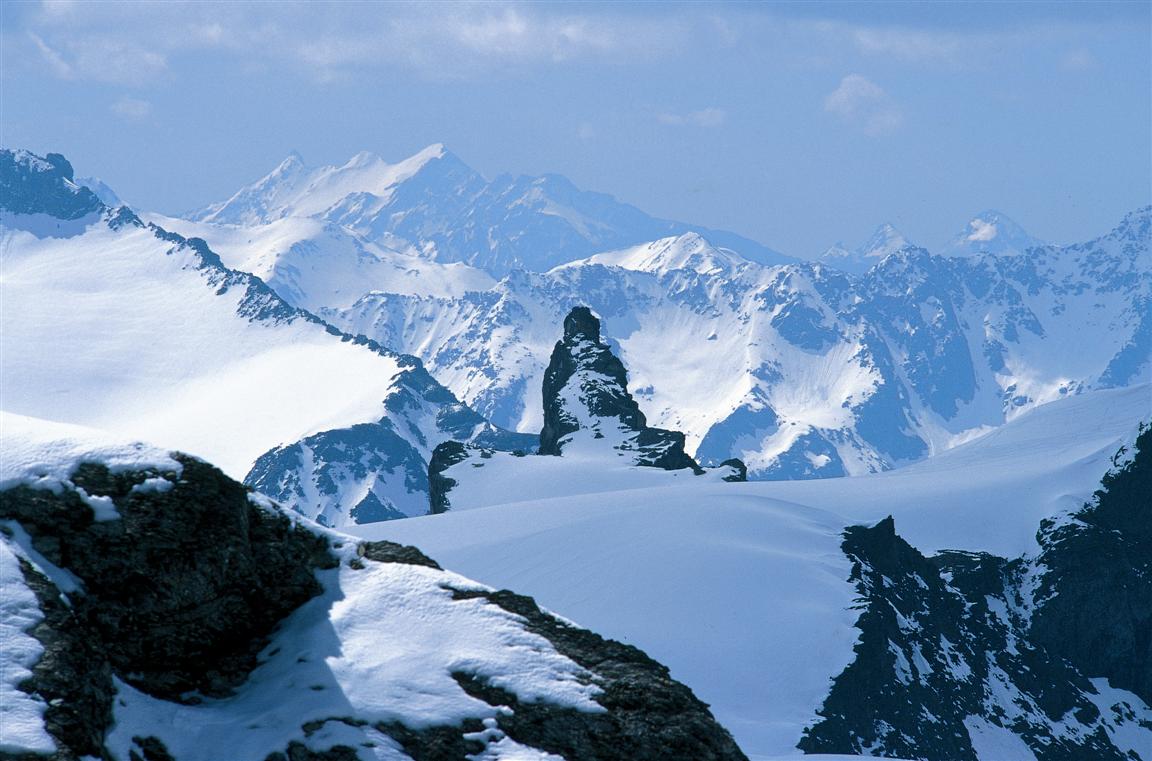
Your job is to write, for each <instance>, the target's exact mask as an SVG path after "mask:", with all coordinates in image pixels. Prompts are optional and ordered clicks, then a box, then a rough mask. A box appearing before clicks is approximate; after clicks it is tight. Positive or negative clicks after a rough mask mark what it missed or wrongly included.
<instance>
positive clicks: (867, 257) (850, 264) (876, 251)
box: [819, 222, 914, 274]
mask: <svg viewBox="0 0 1152 761" xmlns="http://www.w3.org/2000/svg"><path fill="white" fill-rule="evenodd" d="M912 245H914V244H913V243H911V242H910V241H909V240H908V239H907V238H906V237H905V236H904V234H903V233H901V232H900V231H899V230H897V229H896V228H895V227H893V226H892V225H891V224H889V223H887V222H885V223H884V224H882V225H880V226H879V227H877V228H876V230H875V231H874V232H873V233H872V236H871V237H870V238H868V240H867V241H866V242H864V243H863V244H862V245H860V246H857V247H856V248H855V249H852V250H849V249H848V248H846V247H845V246H844V244H842V243H837V244H836V245H835V246H832V247H831V248H829V249H828V250H827V251H825V252H824V253H823V254H821V255H820V258H819V261H820V262H821V263H822V264H827V265H828V266H830V267H835V268H837V269H840V270H844V271H845V272H852V273H855V274H861V273H864V272H866V271H867V270H868V269H869V268H870V267H872V265H874V264H876V263H877V262H879V261H881V260H883V259H884V257H886V256H889V255H891V254H894V253H896V252H897V251H900V250H902V249H905V248H908V247H909V246H912Z"/></svg>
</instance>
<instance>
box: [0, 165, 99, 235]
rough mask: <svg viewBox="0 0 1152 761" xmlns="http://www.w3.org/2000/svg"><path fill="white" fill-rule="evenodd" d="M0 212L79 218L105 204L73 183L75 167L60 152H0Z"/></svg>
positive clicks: (93, 194) (84, 188) (87, 190)
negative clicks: (39, 154) (34, 153)
mask: <svg viewBox="0 0 1152 761" xmlns="http://www.w3.org/2000/svg"><path fill="white" fill-rule="evenodd" d="M0 199H3V202H2V203H0V209H2V210H4V211H7V212H11V213H14V214H48V215H51V216H53V217H56V218H57V219H65V220H67V219H79V218H80V217H83V216H85V215H86V214H91V213H92V212H96V211H100V210H101V209H103V208H104V204H103V203H101V201H100V199H99V198H97V197H96V194H95V193H93V192H92V191H91V190H89V189H88V188H86V187H83V186H79V185H76V184H75V183H74V182H73V181H72V165H71V164H69V163H68V160H67V159H66V158H64V157H63V156H61V155H60V154H59V153H49V154H48V155H47V156H45V157H44V158H40V157H38V156H34V155H32V154H31V153H29V152H28V151H10V150H0Z"/></svg>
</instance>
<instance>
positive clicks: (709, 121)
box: [656, 107, 728, 127]
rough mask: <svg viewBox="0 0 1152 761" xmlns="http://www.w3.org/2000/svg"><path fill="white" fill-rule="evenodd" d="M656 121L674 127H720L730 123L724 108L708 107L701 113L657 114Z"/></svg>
mask: <svg viewBox="0 0 1152 761" xmlns="http://www.w3.org/2000/svg"><path fill="white" fill-rule="evenodd" d="M656 119H657V120H658V121H659V122H660V123H661V124H671V125H674V126H684V125H688V126H691V127H719V126H722V125H723V124H724V122H726V121H728V112H727V111H725V110H724V109H722V108H713V107H708V108H702V109H700V110H699V111H689V112H688V113H686V114H672V113H663V114H657V115H656Z"/></svg>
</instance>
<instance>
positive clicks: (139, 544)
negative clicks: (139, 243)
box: [0, 454, 744, 761]
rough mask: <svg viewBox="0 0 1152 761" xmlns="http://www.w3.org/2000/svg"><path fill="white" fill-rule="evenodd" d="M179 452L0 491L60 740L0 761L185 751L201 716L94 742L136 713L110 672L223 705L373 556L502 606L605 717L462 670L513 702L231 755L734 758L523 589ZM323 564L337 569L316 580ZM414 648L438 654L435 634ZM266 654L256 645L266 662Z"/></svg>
mask: <svg viewBox="0 0 1152 761" xmlns="http://www.w3.org/2000/svg"><path fill="white" fill-rule="evenodd" d="M173 458H174V459H175V460H177V461H178V462H179V463H180V465H181V466H182V468H183V470H182V472H181V473H176V472H157V471H154V470H145V471H136V472H110V471H109V470H108V468H107V467H105V466H104V465H99V464H83V465H81V466H79V468H77V469H76V470H75V471H74V472H73V473H72V475H71V476H70V477H69V480H68V481H67V482H65V484H64V486H63V487H62V488H58V489H56V490H55V491H53V490H50V489H45V488H33V487H30V486H16V487H14V488H10V489H8V490H6V491H3V492H0V518H2V519H4V520H5V523H3V524H0V531H2V532H3V536H0V541H4V542H11V543H16V544H20V543H23V544H21V546H23V547H26V549H27V551H28V552H32V553H34V554H33V555H30V556H29V557H30V558H32V560H34V561H35V565H34V564H33V562H31V561H30V560H27V559H25V558H24V556H23V555H18V557H19V558H20V566H21V570H22V572H23V575H24V581H25V584H27V586H28V587H29V588H30V589H31V590H33V592H34V593H35V596H36V599H37V601H38V604H39V607H40V610H41V613H42V614H43V619H42V620H41V621H40V622H39V623H38V624H36V625H35V626H34V627H33V628H32V629H31V630H29V634H31V635H32V636H33V637H35V638H36V639H37V640H39V642H40V643H41V645H42V646H43V649H44V652H43V654H42V655H41V656H40V659H39V661H38V662H37V663H36V664H35V665H34V666H33V669H32V670H33V676H32V678H31V679H29V680H27V681H26V682H24V683H23V684H22V685H21V686H20V689H21V690H23V691H25V692H28V693H30V694H33V695H35V696H36V697H37V699H38V700H39V701H40V702H42V703H43V704H44V705H45V706H46V708H45V713H44V726H45V729H46V731H47V732H48V733H49V735H50V736H51V737H52V738H53V740H54V741H55V743H56V745H57V752H56V753H54V754H52V755H50V756H43V755H35V754H23V755H20V754H15V755H14V754H7V753H4V752H0V757H3V758H12V759H14V760H15V759H18V760H19V761H24V760H25V759H28V760H29V761H32V759H49V758H50V759H51V760H52V761H80V759H83V758H113V757H117V758H122V757H124V754H125V753H126V754H127V759H128V761H184V759H185V758H186V757H187V755H186V753H185V752H182V751H178V750H176V746H175V745H173V743H172V740H174V739H175V740H176V741H177V743H179V742H181V740H180V737H181V734H182V733H184V732H189V731H190V732H199V731H202V730H201V729H200V728H198V727H191V728H184V727H181V726H167V725H166V726H159V725H157V726H156V728H155V734H156V735H158V736H153V735H152V734H150V733H148V732H141V733H140V734H138V735H135V734H134V735H132V736H131V737H130V738H128V737H124V738H120V739H119V740H118V741H117V742H119V743H120V745H118V746H115V748H116V749H115V750H110V749H111V748H113V747H114V746H113V745H112V744H108V745H106V743H111V742H112V740H111V739H110V738H111V737H112V734H111V733H112V732H113V730H114V728H115V727H114V722H116V723H115V726H119V725H120V722H121V721H123V720H124V719H126V718H129V717H128V716H126V715H124V714H123V713H122V712H123V711H130V710H132V709H130V708H124V707H123V706H126V705H137V704H139V700H140V698H130V701H129V702H128V703H125V702H124V698H125V697H126V696H125V695H121V696H120V698H119V699H118V698H117V690H118V687H117V682H116V680H117V679H119V680H122V681H123V682H126V683H128V684H129V685H132V686H134V687H136V688H137V689H139V690H141V691H143V692H144V693H146V694H147V695H150V696H151V698H152V699H158V700H156V701H154V702H152V703H149V705H152V706H157V705H161V706H162V705H164V702H163V701H170V702H171V703H173V704H175V703H181V704H182V706H181V707H182V708H183V709H185V710H191V711H196V710H200V708H204V709H205V710H208V711H219V708H218V706H221V705H228V701H225V702H223V703H221V702H217V701H214V700H213V699H212V697H213V696H225V695H228V694H229V693H230V691H232V690H235V691H236V697H235V698H233V699H238V698H239V697H241V696H243V695H244V694H245V691H246V690H249V689H252V688H253V687H252V682H251V681H248V682H245V679H246V678H247V677H248V675H249V673H250V672H251V671H252V670H253V668H255V667H256V666H257V665H258V664H257V658H256V655H257V653H258V652H260V650H261V648H262V647H264V646H265V645H266V644H267V643H269V641H270V635H272V634H273V630H274V629H275V628H276V627H277V625H278V624H279V623H280V622H281V621H282V620H283V619H284V617H285V616H287V615H288V614H289V613H292V612H293V611H295V610H296V609H298V608H299V607H300V606H301V605H302V604H303V603H306V602H308V601H309V600H310V598H312V597H313V596H315V595H317V594H319V593H322V592H324V590H325V589H327V590H328V591H327V592H326V594H331V593H332V589H331V588H330V585H331V584H333V583H340V582H337V581H335V580H337V579H344V578H345V576H344V575H343V574H354V575H357V574H365V573H368V571H367V570H365V569H368V568H369V566H370V564H400V565H402V566H416V567H420V568H421V569H428V570H423V571H422V572H424V573H427V572H429V570H430V571H431V572H433V573H435V574H438V575H439V576H442V577H443V579H442V581H436V579H437V578H439V576H437V577H435V578H434V579H432V582H430V583H431V585H432V586H433V587H435V586H436V584H437V583H438V584H439V585H440V586H439V587H438V588H437V589H438V590H439V591H440V593H441V594H443V590H444V589H450V591H451V593H452V595H451V599H452V600H458V601H459V603H453V602H449V604H452V605H455V604H459V605H461V606H465V607H471V606H475V605H476V604H477V602H478V601H482V603H483V605H485V606H487V605H492V606H495V607H497V608H500V609H502V611H507V612H509V613H512V614H513V615H514V618H513V619H512V620H515V621H518V622H520V621H522V622H523V624H518V625H522V626H524V627H525V629H526V630H528V631H530V632H531V633H532V634H533V635H534V636H539V637H543V638H544V640H547V642H548V643H551V645H552V646H553V647H554V648H555V649H556V651H557V652H558V653H560V654H561V655H562V656H564V657H566V658H568V659H570V660H571V661H572V662H574V663H575V664H576V665H577V666H579V667H581V668H583V669H585V670H586V672H585V673H586V674H587V675H588V678H589V679H591V680H593V683H594V684H596V685H597V687H598V688H599V690H598V693H597V694H595V697H594V700H595V701H596V703H598V704H599V705H600V706H602V707H603V708H604V709H605V710H604V711H599V712H591V711H587V710H577V709H575V708H573V707H569V706H567V705H563V704H561V703H553V702H550V700H552V699H551V698H541V699H533V700H524V699H520V698H519V697H517V695H516V694H515V693H513V692H510V691H508V690H506V689H504V688H502V687H501V686H499V685H498V684H497V683H494V681H493V680H492V679H491V677H490V676H489V677H482V676H480V675H479V672H477V671H476V670H475V669H474V668H473V667H471V666H468V665H467V664H462V665H461V666H460V669H459V671H458V672H456V673H454V674H453V678H454V679H455V680H456V682H457V683H458V684H459V686H460V688H461V689H462V690H464V692H465V693H467V694H468V695H470V696H472V697H473V698H476V699H477V700H478V701H480V702H479V703H478V704H477V705H480V706H488V708H487V709H486V710H487V712H488V713H489V714H490V713H491V712H492V708H493V707H503V706H507V707H508V708H510V709H512V710H511V711H508V710H506V709H504V708H500V710H499V711H497V712H496V715H497V716H498V717H499V718H498V719H485V720H484V721H481V720H480V718H466V719H464V720H463V721H459V720H457V719H453V720H451V722H449V723H443V721H442V720H441V723H437V720H436V719H435V717H431V716H429V717H425V718H427V719H429V723H430V724H431V725H430V726H429V725H427V724H421V726H416V727H409V726H405V725H403V724H400V723H397V722H391V723H389V722H378V721H376V722H374V721H373V720H370V719H367V718H364V717H361V716H358V715H355V709H351V708H349V709H348V710H349V711H350V713H349V715H334V716H332V717H330V718H326V719H323V720H316V719H314V718H309V717H301V718H300V721H299V724H300V731H299V733H298V735H299V736H298V738H297V739H291V740H288V741H287V742H285V744H284V745H282V746H280V748H279V749H272V752H270V753H269V752H262V753H260V754H259V756H258V757H252V758H246V757H239V756H238V757H236V758H235V759H234V761H355V759H358V758H361V757H362V756H360V755H359V753H358V751H357V747H356V746H358V745H359V744H360V743H355V742H354V743H351V744H348V743H347V742H342V741H340V740H336V741H333V740H324V739H322V737H323V735H324V734H325V732H327V733H328V734H332V733H333V732H335V734H336V736H339V731H337V730H332V729H330V728H329V729H325V728H326V727H327V726H328V725H333V726H337V727H342V729H341V730H340V731H343V732H344V733H345V735H344V736H355V735H356V734H357V733H360V732H376V733H379V734H376V735H375V737H377V738H381V735H383V738H381V739H382V740H387V741H390V742H394V743H396V744H397V747H398V748H399V747H402V748H403V749H404V751H405V752H406V753H407V754H408V755H409V756H410V757H412V758H413V759H415V760H416V761H424V760H427V761H440V760H441V759H462V758H464V756H465V755H466V754H481V753H485V752H486V748H488V746H489V744H490V743H494V742H500V741H501V739H502V738H507V739H508V741H509V742H512V743H518V744H519V746H523V747H524V748H525V749H526V750H528V751H532V750H536V751H547V752H550V753H555V754H557V755H560V756H562V757H565V758H569V759H581V760H583V759H605V760H606V761H607V760H611V759H620V760H621V761H623V760H624V759H629V760H631V759H658V758H659V759H664V758H693V759H723V760H725V761H728V760H731V761H739V760H741V759H744V755H743V754H742V753H741V752H740V750H739V748H738V747H737V746H736V744H735V743H734V741H733V740H732V738H731V736H730V735H729V734H728V732H727V731H725V730H724V729H723V728H722V727H720V726H719V725H718V724H717V723H716V722H715V720H714V719H713V718H712V716H711V714H710V713H709V711H708V708H707V706H706V705H704V704H703V703H701V702H700V701H699V700H698V699H696V697H695V696H694V695H693V694H692V692H691V691H690V690H689V689H688V688H687V687H685V686H683V685H681V684H679V683H677V682H675V681H674V680H672V679H671V678H670V676H669V674H668V671H667V669H666V668H664V667H663V666H661V665H660V664H658V663H656V662H655V661H653V660H651V659H650V658H648V657H647V656H646V655H644V654H643V653H642V652H640V651H639V650H637V649H636V648H633V647H631V646H628V645H623V644H620V643H618V642H613V641H611V640H605V639H603V638H601V637H599V636H597V635H595V634H593V633H591V632H588V631H585V630H582V629H579V628H577V627H575V626H574V625H572V624H569V623H567V622H563V621H560V620H558V619H556V618H554V617H552V616H551V615H550V614H548V613H546V612H544V611H542V610H541V609H540V608H539V607H538V606H537V605H536V604H535V602H533V601H532V600H531V598H527V597H523V596H520V595H516V594H513V593H511V592H507V591H499V592H498V591H492V590H487V591H485V590H484V588H482V587H478V586H476V585H474V584H472V583H471V582H467V580H466V579H462V578H461V577H459V576H455V575H454V574H449V573H447V572H443V571H441V569H440V567H439V565H437V564H436V562H435V561H434V560H432V559H431V558H428V557H427V556H426V555H424V554H423V553H421V552H420V551H419V550H417V549H416V548H414V547H406V546H403V545H399V544H395V543H392V542H386V541H381V542H364V543H360V544H358V545H354V546H353V545H348V544H342V543H341V541H339V540H338V539H337V540H336V541H334V542H333V540H331V539H330V538H328V537H326V536H323V535H320V534H318V533H316V532H315V531H314V530H311V529H308V528H306V527H304V526H303V525H296V524H294V523H293V522H292V521H291V520H289V518H288V517H286V515H285V514H284V513H282V512H281V511H280V509H279V508H276V507H275V506H274V505H272V504H271V503H269V502H267V501H266V500H264V499H263V498H257V497H254V496H252V495H251V494H250V493H249V492H248V490H247V489H245V487H243V486H242V485H241V484H238V483H236V482H234V481H232V480H230V479H228V478H227V477H225V476H224V475H223V474H221V473H220V471H218V470H217V469H216V468H214V467H212V466H211V465H208V464H207V463H204V462H202V461H199V460H196V459H194V458H191V457H186V456H184V455H179V454H175V455H173ZM89 495H100V496H99V497H92V496H89ZM104 497H107V498H110V499H111V501H112V504H113V505H114V508H115V511H116V513H118V516H119V517H112V518H108V517H107V516H104V517H105V519H104V520H100V521H98V520H96V514H95V513H94V511H93V508H92V507H91V505H90V502H89V500H91V499H93V498H96V499H103V498H104ZM25 532H26V533H25ZM22 552H23V551H22ZM345 561H346V562H345ZM341 564H342V565H341ZM337 566H339V567H340V570H339V571H337V570H335V567H337ZM344 566H347V567H344ZM319 569H333V570H328V571H326V572H325V573H324V574H323V575H321V576H320V577H318V576H317V574H316V571H317V570H319ZM396 578H397V579H404V578H407V577H406V576H405V575H404V574H401V575H399V576H397V577H396ZM322 579H326V581H323V582H322ZM70 580H74V582H75V584H74V585H73V582H72V581H70ZM61 584H63V586H60V585H61ZM65 590H67V591H65ZM336 596H337V597H339V595H336ZM396 599H397V600H401V599H404V597H403V595H397V598H396ZM310 604H311V605H313V606H315V605H316V601H313V602H312V603H310ZM318 610H323V608H320V609H318ZM411 615H414V616H419V615H420V611H418V610H417V611H413V612H412V613H411ZM501 615H507V613H501ZM321 620H322V621H324V619H323V617H321ZM478 620H483V619H478ZM321 626H322V627H325V626H328V624H327V623H326V622H323V623H322V624H321ZM363 645H364V643H363V642H360V643H358V644H357V643H350V644H348V645H347V646H350V647H362V646H363ZM423 646H424V647H427V648H436V647H438V645H437V643H435V642H429V643H423ZM278 649H279V648H278V647H277V648H273V649H272V650H271V651H266V652H264V653H263V654H261V656H260V657H261V660H262V662H266V661H264V659H267V658H271V657H272V656H273V655H274V654H275V652H276V651H277V650H278ZM291 657H292V658H293V659H295V658H296V655H295V654H293V655H292V656H291ZM297 662H301V661H297ZM255 681H256V682H257V683H259V682H260V680H255ZM301 689H304V688H303V687H302V688H301ZM311 689H316V688H315V687H313V688H311ZM132 701H135V702H132ZM201 701H203V702H201ZM369 702H370V701H369ZM353 704H355V701H353ZM345 705H347V703H345ZM212 706H217V708H213V707H212ZM173 707H175V706H173ZM149 710H155V708H153V709H149ZM173 715H175V714H173ZM214 715H218V714H214ZM245 724H246V722H245V721H244V720H243V719H242V718H240V717H239V716H238V717H237V722H236V725H235V726H232V725H229V724H216V725H215V729H214V731H216V732H230V731H233V730H235V731H236V732H237V733H238V737H239V734H241V733H246V732H249V731H250V729H251V728H250V727H247V726H245ZM321 730H324V731H323V732H322V731H321ZM349 733H351V735H349ZM289 736H291V735H289ZM125 746H127V747H125ZM238 747H239V745H238ZM197 758H199V757H198V756H197ZM230 761H232V760H231V759H230Z"/></svg>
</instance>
